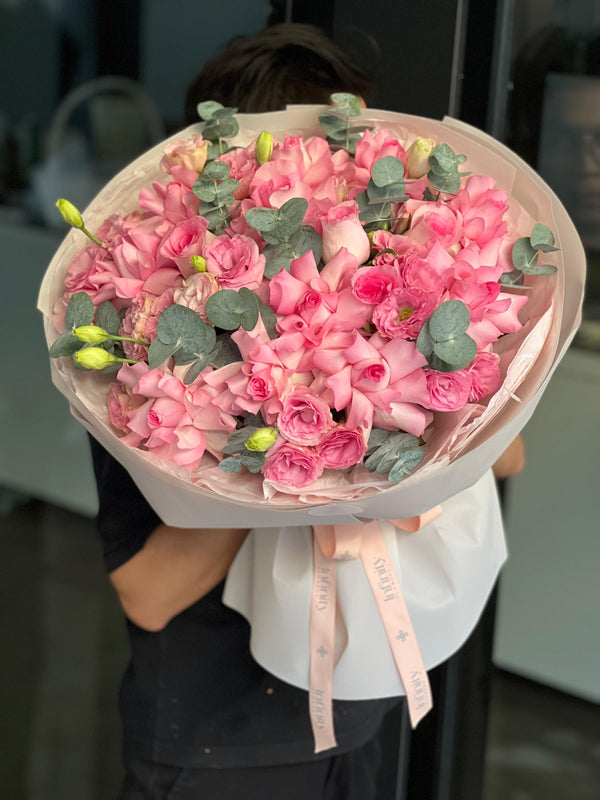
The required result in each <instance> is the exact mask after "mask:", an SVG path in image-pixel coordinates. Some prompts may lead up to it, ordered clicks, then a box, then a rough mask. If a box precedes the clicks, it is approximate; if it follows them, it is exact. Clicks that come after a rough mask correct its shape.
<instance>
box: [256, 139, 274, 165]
mask: <svg viewBox="0 0 600 800" xmlns="http://www.w3.org/2000/svg"><path fill="white" fill-rule="evenodd" d="M255 153H256V160H257V161H258V163H259V164H265V163H266V162H267V161H270V160H271V155H272V153H273V134H272V133H269V131H263V132H262V133H261V134H260V136H259V137H258V139H257V140H256V150H255Z"/></svg>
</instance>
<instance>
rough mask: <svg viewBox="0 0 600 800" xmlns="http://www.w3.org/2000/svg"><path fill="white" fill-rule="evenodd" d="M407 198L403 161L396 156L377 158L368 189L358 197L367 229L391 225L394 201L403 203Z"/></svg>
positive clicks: (357, 200)
mask: <svg viewBox="0 0 600 800" xmlns="http://www.w3.org/2000/svg"><path fill="white" fill-rule="evenodd" d="M407 199H408V195H407V194H406V182H405V180H404V165H403V164H402V161H400V159H399V158H396V156H384V157H383V158H379V159H377V161H375V163H374V164H373V167H372V169H371V179H370V180H369V183H368V185H367V188H366V190H365V191H364V192H361V193H360V194H359V195H358V196H357V198H356V202H357V203H358V207H359V209H360V214H359V217H360V220H361V222H364V224H365V230H366V231H367V232H371V231H374V230H378V229H381V228H383V227H385V228H387V227H389V223H390V222H391V220H392V217H393V215H392V203H403V202H404V201H405V200H407Z"/></svg>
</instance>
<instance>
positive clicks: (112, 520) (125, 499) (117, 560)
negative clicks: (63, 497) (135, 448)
mask: <svg viewBox="0 0 600 800" xmlns="http://www.w3.org/2000/svg"><path fill="white" fill-rule="evenodd" d="M89 440H90V446H91V450H92V461H93V464H94V474H95V476H96V485H97V488H98V503H99V510H98V517H97V523H96V524H97V528H98V532H99V534H100V538H101V539H102V548H103V555H104V563H105V566H106V569H107V571H108V572H112V571H113V570H115V569H117V567H120V566H121V565H122V564H124V563H125V562H126V561H129V559H130V558H132V557H133V556H134V555H135V554H136V553H137V552H139V551H140V550H141V549H142V547H143V546H144V544H145V543H146V539H147V538H148V536H150V534H151V533H152V531H153V530H154V529H155V528H156V527H157V526H158V525H160V524H161V519H160V517H159V516H158V515H157V514H156V512H155V511H154V509H153V508H152V507H151V506H150V505H149V504H148V502H147V501H146V499H145V498H144V496H143V494H142V493H141V492H140V490H139V489H138V488H137V486H136V485H135V483H134V481H133V479H132V478H131V476H130V475H129V473H128V472H127V470H126V469H125V468H124V467H123V466H122V465H121V464H119V462H118V461H117V460H116V459H115V458H113V457H112V456H111V455H110V453H108V452H107V451H106V450H105V449H104V448H103V447H102V445H100V444H99V443H98V442H97V441H96V439H94V438H93V437H92V436H90V437H89Z"/></svg>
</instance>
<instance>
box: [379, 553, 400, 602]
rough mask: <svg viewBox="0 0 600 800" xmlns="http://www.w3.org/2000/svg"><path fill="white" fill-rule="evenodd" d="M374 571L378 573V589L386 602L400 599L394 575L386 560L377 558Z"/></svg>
mask: <svg viewBox="0 0 600 800" xmlns="http://www.w3.org/2000/svg"><path fill="white" fill-rule="evenodd" d="M373 569H374V570H375V572H376V573H377V588H378V589H379V591H380V592H381V594H382V595H383V600H384V602H386V603H388V602H389V601H390V600H395V599H396V598H397V597H398V591H397V588H396V581H395V580H394V573H393V571H392V570H391V568H390V566H389V564H388V562H387V560H386V559H385V558H376V559H375V561H374V562H373Z"/></svg>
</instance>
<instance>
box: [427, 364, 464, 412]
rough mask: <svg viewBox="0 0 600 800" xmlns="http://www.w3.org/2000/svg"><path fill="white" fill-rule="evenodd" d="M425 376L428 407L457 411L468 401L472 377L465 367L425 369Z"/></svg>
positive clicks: (437, 409) (435, 409)
mask: <svg viewBox="0 0 600 800" xmlns="http://www.w3.org/2000/svg"><path fill="white" fill-rule="evenodd" d="M425 378H426V380H427V390H428V391H429V404H428V408H431V409H433V410H434V411H458V410H459V409H460V408H462V407H463V406H464V405H466V404H467V403H468V402H469V396H470V394H471V386H472V379H471V375H470V374H469V372H468V371H467V370H466V369H459V370H456V371H455V372H438V371H437V370H435V369H428V370H425Z"/></svg>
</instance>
